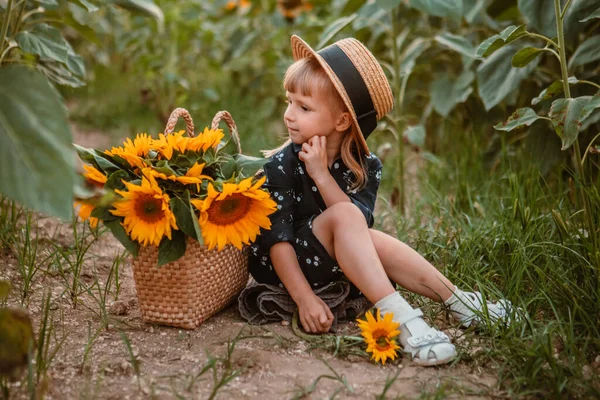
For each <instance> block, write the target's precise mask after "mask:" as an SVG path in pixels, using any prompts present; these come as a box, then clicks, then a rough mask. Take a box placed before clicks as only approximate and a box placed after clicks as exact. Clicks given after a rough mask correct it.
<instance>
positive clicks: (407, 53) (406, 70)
mask: <svg viewBox="0 0 600 400" xmlns="http://www.w3.org/2000/svg"><path fill="white" fill-rule="evenodd" d="M430 45H431V43H430V41H429V40H427V39H424V38H420V37H418V38H416V39H415V40H413V41H412V42H411V43H410V44H409V45H408V46H407V47H406V50H404V52H403V53H402V62H401V63H400V73H401V74H402V75H410V74H411V73H412V71H413V69H414V68H415V65H416V62H417V58H419V56H420V55H421V54H423V52H424V51H425V50H427V49H428V48H429V46H430Z"/></svg>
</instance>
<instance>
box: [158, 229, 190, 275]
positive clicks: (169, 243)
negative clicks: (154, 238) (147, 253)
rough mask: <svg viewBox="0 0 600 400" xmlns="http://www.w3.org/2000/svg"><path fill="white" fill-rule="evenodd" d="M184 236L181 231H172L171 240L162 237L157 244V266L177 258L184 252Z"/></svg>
mask: <svg viewBox="0 0 600 400" xmlns="http://www.w3.org/2000/svg"><path fill="white" fill-rule="evenodd" d="M185 241H186V237H185V235H184V234H183V232H181V231H172V234H171V240H169V238H167V237H164V238H163V239H162V240H161V241H160V245H159V246H158V266H159V267H160V266H163V265H165V264H168V263H170V262H172V261H175V260H177V259H179V258H180V257H181V256H183V255H184V254H185V248H186V244H185Z"/></svg>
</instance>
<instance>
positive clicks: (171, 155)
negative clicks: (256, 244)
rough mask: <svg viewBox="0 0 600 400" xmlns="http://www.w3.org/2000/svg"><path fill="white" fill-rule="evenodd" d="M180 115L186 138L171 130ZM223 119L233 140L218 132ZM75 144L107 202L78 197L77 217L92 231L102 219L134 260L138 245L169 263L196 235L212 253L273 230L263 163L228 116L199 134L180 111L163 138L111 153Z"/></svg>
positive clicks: (145, 138) (141, 137)
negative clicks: (244, 149)
mask: <svg viewBox="0 0 600 400" xmlns="http://www.w3.org/2000/svg"><path fill="white" fill-rule="evenodd" d="M180 116H182V117H184V119H185V121H186V123H187V135H186V132H185V131H179V132H173V128H174V126H175V124H176V123H177V119H178V118H179V117H180ZM221 119H224V120H225V121H226V122H227V124H228V127H229V129H230V131H231V138H230V139H229V140H225V135H224V133H223V131H222V130H221V129H218V124H219V121H220V120H221ZM75 147H76V149H77V153H78V155H79V157H80V158H81V160H83V161H84V162H85V163H86V164H85V165H84V166H83V168H84V170H85V172H84V176H85V178H86V180H87V182H88V183H91V184H93V185H94V186H97V187H100V188H102V190H103V192H104V195H103V197H102V200H101V201H94V202H92V201H89V200H88V201H86V200H82V199H79V200H78V201H77V202H76V204H75V206H76V208H77V212H78V215H79V217H80V218H82V219H84V220H89V223H90V225H91V226H92V227H94V226H96V225H97V224H98V221H102V223H103V224H104V225H105V226H107V227H108V228H109V229H110V230H111V231H112V233H113V234H114V236H115V237H116V238H117V239H118V240H119V241H120V242H121V243H122V244H123V245H124V246H125V247H126V248H127V249H128V250H129V252H130V253H132V254H133V255H134V256H137V255H138V251H139V249H140V246H155V247H157V248H158V265H164V264H167V263H169V262H172V261H175V260H177V259H179V258H180V257H181V256H183V255H184V254H185V251H186V242H188V241H189V240H190V238H191V239H193V240H197V241H198V242H199V243H200V244H204V245H205V246H206V247H207V248H208V250H212V249H214V248H217V250H218V251H221V250H222V249H223V248H224V247H225V246H226V245H229V244H231V245H233V246H235V247H236V248H238V249H240V250H241V249H242V246H243V245H244V244H250V243H251V242H252V241H254V240H255V239H256V236H257V235H258V233H259V232H260V228H264V229H269V228H270V225H271V224H270V220H269V218H268V216H269V215H270V214H271V213H273V212H274V211H275V210H276V203H275V202H274V201H273V200H272V199H271V198H270V196H269V193H267V192H266V191H265V190H263V189H261V185H262V184H263V182H264V178H262V179H258V180H257V179H255V178H254V175H255V174H256V172H257V171H258V170H259V169H260V168H261V167H262V166H263V165H264V163H265V159H262V158H255V157H249V156H245V155H243V154H241V148H240V142H239V137H238V135H237V129H236V128H235V124H234V123H233V120H232V119H231V116H230V115H229V113H227V112H226V111H222V112H220V113H218V114H217V116H215V120H213V124H212V126H211V128H210V129H209V128H208V127H207V128H205V129H204V131H203V132H202V133H200V134H198V135H197V136H195V135H194V127H193V122H192V120H191V118H190V116H189V113H187V111H186V110H184V109H181V108H179V109H176V110H175V111H174V112H173V113H172V114H171V118H170V119H169V122H168V123H167V128H166V129H165V133H164V134H163V133H160V134H159V135H158V138H153V137H151V136H149V135H147V134H145V133H141V134H138V135H137V136H136V138H135V139H133V140H131V139H127V140H126V141H125V142H124V143H123V146H121V147H113V148H112V149H110V150H105V151H99V150H95V149H88V148H84V147H81V146H77V145H75Z"/></svg>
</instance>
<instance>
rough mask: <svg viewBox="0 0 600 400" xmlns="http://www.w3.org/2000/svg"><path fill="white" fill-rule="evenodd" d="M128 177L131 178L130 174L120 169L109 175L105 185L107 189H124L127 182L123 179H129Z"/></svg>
mask: <svg viewBox="0 0 600 400" xmlns="http://www.w3.org/2000/svg"><path fill="white" fill-rule="evenodd" d="M127 178H129V174H128V173H127V171H123V170H122V169H120V170H118V171H115V172H113V173H112V174H110V175H109V176H108V179H107V180H106V183H105V184H104V187H105V188H106V189H112V190H115V189H118V190H123V189H125V184H124V183H123V180H128V179H127Z"/></svg>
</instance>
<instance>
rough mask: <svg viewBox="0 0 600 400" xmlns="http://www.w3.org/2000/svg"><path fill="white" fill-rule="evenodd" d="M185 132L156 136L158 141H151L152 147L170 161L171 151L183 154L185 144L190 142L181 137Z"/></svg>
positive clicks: (185, 147)
mask: <svg viewBox="0 0 600 400" xmlns="http://www.w3.org/2000/svg"><path fill="white" fill-rule="evenodd" d="M184 133H185V131H179V132H173V133H171V134H167V135H165V134H163V133H159V134H158V139H154V140H152V146H153V147H154V148H155V149H156V150H157V151H158V152H159V153H160V154H162V156H163V157H164V158H166V159H167V160H170V159H171V157H173V151H174V150H177V151H179V152H180V153H183V152H184V151H185V150H186V149H187V144H188V142H189V140H190V138H189V137H187V136H183V134H184Z"/></svg>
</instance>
